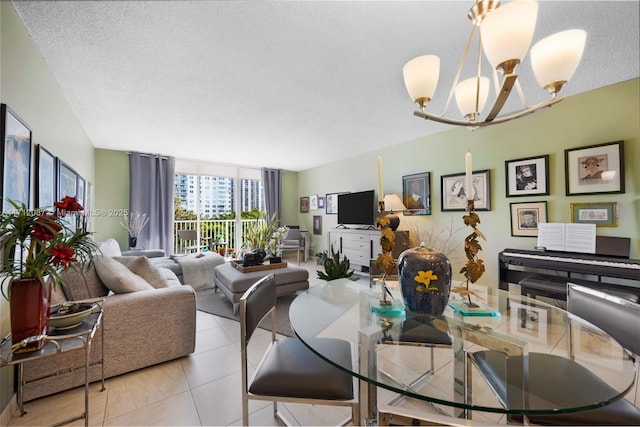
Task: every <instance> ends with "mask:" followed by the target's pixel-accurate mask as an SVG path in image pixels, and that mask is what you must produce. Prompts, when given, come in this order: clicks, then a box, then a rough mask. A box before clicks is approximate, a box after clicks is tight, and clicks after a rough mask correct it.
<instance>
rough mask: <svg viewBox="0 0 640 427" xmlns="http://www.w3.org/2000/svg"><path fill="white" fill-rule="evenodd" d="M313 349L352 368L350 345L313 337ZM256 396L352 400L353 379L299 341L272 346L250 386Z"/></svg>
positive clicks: (291, 340)
mask: <svg viewBox="0 0 640 427" xmlns="http://www.w3.org/2000/svg"><path fill="white" fill-rule="evenodd" d="M310 341H312V342H313V348H315V349H322V354H327V355H329V354H331V360H334V361H338V360H339V361H340V365H341V366H349V367H351V345H350V344H349V343H348V342H347V341H343V340H338V339H332V338H314V339H312V340H310ZM249 391H250V392H251V393H253V394H258V395H262V396H288V397H298V398H310V399H328V400H349V399H353V396H354V394H353V378H352V377H351V376H350V375H349V374H347V373H346V372H344V371H341V370H339V369H336V368H335V367H334V366H333V365H330V364H329V363H328V362H325V361H324V360H323V359H321V358H320V357H319V356H318V355H316V354H315V353H313V352H312V351H311V350H309V348H308V347H307V346H306V345H305V344H304V343H302V341H300V340H299V339H297V338H284V339H280V340H278V341H275V342H274V343H273V347H272V348H271V350H270V351H269V353H268V355H267V357H266V358H265V360H264V361H263V362H262V365H260V369H259V370H258V371H257V372H256V374H255V376H254V378H253V381H252V382H251V385H250V387H249Z"/></svg>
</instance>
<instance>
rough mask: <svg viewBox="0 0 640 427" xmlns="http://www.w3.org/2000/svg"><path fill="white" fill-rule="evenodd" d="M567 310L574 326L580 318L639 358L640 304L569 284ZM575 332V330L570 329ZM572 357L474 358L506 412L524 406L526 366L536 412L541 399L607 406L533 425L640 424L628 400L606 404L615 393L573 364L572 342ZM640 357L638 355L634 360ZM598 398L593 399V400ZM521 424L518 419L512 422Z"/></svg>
mask: <svg viewBox="0 0 640 427" xmlns="http://www.w3.org/2000/svg"><path fill="white" fill-rule="evenodd" d="M567 310H568V311H569V313H570V314H569V319H570V320H569V321H570V322H572V321H573V320H571V317H572V316H577V317H579V318H582V319H584V320H586V321H588V322H591V323H592V324H594V325H595V326H597V327H599V328H600V329H602V330H603V331H604V332H606V333H607V334H609V335H610V336H611V337H613V338H614V339H615V340H616V341H618V343H619V344H620V345H622V346H623V347H624V348H625V349H626V350H627V351H628V352H629V357H631V358H634V357H636V356H637V355H638V354H639V352H640V340H638V331H640V305H638V304H636V303H633V302H631V301H629V300H626V299H624V298H620V297H616V296H612V295H608V294H606V293H604V292H602V291H598V290H594V289H590V288H587V287H584V286H579V285H576V284H573V283H569V284H568V285H567ZM570 330H571V328H570ZM569 343H570V344H569V354H570V358H566V357H562V356H558V355H553V354H546V353H545V354H542V353H535V352H530V353H529V355H528V356H525V357H528V360H523V358H522V356H516V357H507V356H506V355H505V354H504V353H501V352H498V351H493V350H486V351H485V350H483V351H477V352H475V353H470V354H469V358H470V359H471V361H472V363H473V364H474V366H476V368H477V369H478V371H479V372H480V373H481V375H482V376H483V377H484V378H485V379H486V380H487V382H488V383H489V385H490V387H491V388H492V389H493V391H494V393H495V394H496V396H497V397H498V399H499V400H500V402H501V404H502V405H503V406H505V407H507V408H508V407H513V406H512V405H513V404H515V403H516V402H517V403H521V401H522V395H523V393H522V378H523V365H528V369H529V372H528V375H527V376H526V377H527V379H528V392H529V393H528V396H529V406H530V407H533V408H535V406H536V404H537V402H540V401H542V400H544V401H545V404H546V405H547V406H548V402H554V403H556V404H557V405H558V406H570V407H578V406H580V405H581V404H584V400H583V399H584V396H585V395H586V394H588V396H589V400H591V401H593V400H595V401H598V396H602V398H601V399H602V400H601V401H602V405H604V406H601V407H598V408H596V409H589V410H585V411H579V412H572V413H564V414H552V415H536V414H530V415H527V416H526V419H527V421H528V422H529V423H533V424H539V425H640V408H638V407H636V406H634V405H633V404H632V403H631V402H629V401H628V400H627V399H625V398H621V399H618V400H616V401H615V402H613V403H610V404H606V400H607V399H608V397H609V396H611V395H612V394H613V393H612V391H613V390H612V388H611V386H610V385H608V384H607V383H606V382H605V381H603V380H602V379H600V378H599V377H598V376H597V375H596V374H594V373H593V372H591V371H590V370H589V369H587V368H586V367H584V366H582V365H581V364H580V363H578V362H576V361H575V360H574V348H573V346H572V344H571V337H569ZM634 355H636V356H634ZM594 396H595V397H596V399H593V397H594ZM512 418H513V419H517V417H516V416H513V417H512Z"/></svg>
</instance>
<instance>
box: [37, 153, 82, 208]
mask: <svg viewBox="0 0 640 427" xmlns="http://www.w3.org/2000/svg"><path fill="white" fill-rule="evenodd" d="M37 161H38V166H37V168H36V171H37V177H36V207H38V208H41V209H42V208H53V204H54V203H55V202H56V189H57V187H56V183H57V180H58V174H57V171H56V168H57V166H58V165H57V162H56V158H55V156H54V155H53V154H51V153H50V152H49V151H47V150H46V149H45V148H44V147H43V146H42V145H38V157H37ZM83 206H84V205H83Z"/></svg>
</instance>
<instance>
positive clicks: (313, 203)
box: [309, 194, 318, 211]
mask: <svg viewBox="0 0 640 427" xmlns="http://www.w3.org/2000/svg"><path fill="white" fill-rule="evenodd" d="M309 209H310V210H312V211H315V210H318V195H317V194H313V195H311V196H309Z"/></svg>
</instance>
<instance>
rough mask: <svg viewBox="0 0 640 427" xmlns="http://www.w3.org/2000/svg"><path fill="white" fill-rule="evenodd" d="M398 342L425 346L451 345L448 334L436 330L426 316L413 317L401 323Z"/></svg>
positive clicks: (431, 320) (431, 319)
mask: <svg viewBox="0 0 640 427" xmlns="http://www.w3.org/2000/svg"><path fill="white" fill-rule="evenodd" d="M400 341H402V342H411V343H420V344H427V345H428V344H432V345H452V342H451V337H450V336H449V334H448V333H446V332H444V331H441V330H440V329H438V328H437V327H436V326H435V325H434V324H433V318H431V317H428V316H422V317H413V318H409V319H407V320H405V321H404V322H402V329H401V331H400Z"/></svg>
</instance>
